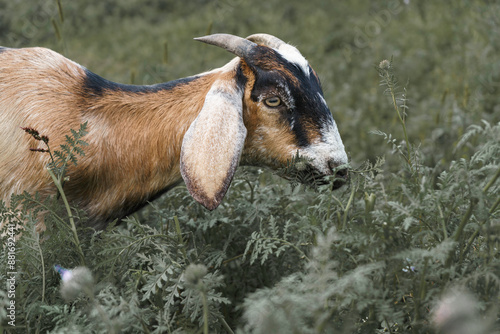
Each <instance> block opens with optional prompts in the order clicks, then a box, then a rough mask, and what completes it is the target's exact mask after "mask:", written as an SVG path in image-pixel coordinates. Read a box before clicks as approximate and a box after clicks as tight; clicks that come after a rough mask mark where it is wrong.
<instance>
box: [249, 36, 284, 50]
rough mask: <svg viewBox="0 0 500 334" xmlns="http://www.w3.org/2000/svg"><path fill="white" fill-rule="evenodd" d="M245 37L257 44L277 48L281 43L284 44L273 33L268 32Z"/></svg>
mask: <svg viewBox="0 0 500 334" xmlns="http://www.w3.org/2000/svg"><path fill="white" fill-rule="evenodd" d="M246 39H248V40H249V41H252V42H254V43H257V44H264V45H265V46H268V47H270V48H273V49H279V47H280V46H281V45H282V44H286V43H285V42H283V41H282V40H281V39H279V38H278V37H274V36H273V35H269V34H254V35H250V36H248V37H247V38H246Z"/></svg>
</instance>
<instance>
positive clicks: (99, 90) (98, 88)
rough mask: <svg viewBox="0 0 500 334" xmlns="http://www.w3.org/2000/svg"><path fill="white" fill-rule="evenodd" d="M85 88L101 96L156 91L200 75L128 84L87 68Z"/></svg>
mask: <svg viewBox="0 0 500 334" xmlns="http://www.w3.org/2000/svg"><path fill="white" fill-rule="evenodd" d="M85 74H86V77H85V83H84V89H85V92H86V93H87V94H88V95H92V96H101V95H102V94H103V93H104V92H105V91H122V92H127V93H137V94H141V93H156V92H159V91H162V90H169V89H173V88H175V87H177V86H179V85H183V84H187V83H189V82H191V81H194V80H196V79H198V78H199V77H198V76H192V77H187V78H182V79H177V80H173V81H169V82H164V83H159V84H156V85H142V86H141V85H126V84H121V83H116V82H113V81H110V80H107V79H104V78H103V77H101V76H99V75H97V74H95V73H93V72H91V71H89V70H87V69H85Z"/></svg>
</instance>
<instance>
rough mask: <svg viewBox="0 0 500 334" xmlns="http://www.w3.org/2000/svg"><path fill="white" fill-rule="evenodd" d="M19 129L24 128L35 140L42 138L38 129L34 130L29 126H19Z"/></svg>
mask: <svg viewBox="0 0 500 334" xmlns="http://www.w3.org/2000/svg"><path fill="white" fill-rule="evenodd" d="M21 129H22V130H24V131H25V132H26V133H28V134H29V135H31V136H32V137H33V138H35V139H36V140H42V138H41V137H40V133H39V132H38V131H36V130H35V129H33V128H29V127H25V128H23V127H21Z"/></svg>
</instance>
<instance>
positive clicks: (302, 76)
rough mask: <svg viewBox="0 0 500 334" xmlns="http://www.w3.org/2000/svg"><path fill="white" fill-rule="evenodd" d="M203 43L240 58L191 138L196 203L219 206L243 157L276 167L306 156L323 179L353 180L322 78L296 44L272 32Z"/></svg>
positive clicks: (190, 174) (187, 158)
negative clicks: (292, 44)
mask: <svg viewBox="0 0 500 334" xmlns="http://www.w3.org/2000/svg"><path fill="white" fill-rule="evenodd" d="M197 40H199V41H202V42H205V43H208V44H212V45H216V46H219V47H222V48H224V49H226V50H227V51H229V52H231V53H233V54H235V55H237V56H238V57H240V59H236V60H235V61H233V62H231V63H229V64H228V65H226V67H224V68H223V69H224V71H222V72H221V76H220V77H219V78H218V79H217V80H216V81H215V82H214V84H213V85H212V87H211V89H210V91H209V92H208V94H207V96H206V98H205V103H204V106H203V108H202V110H201V112H200V114H199V115H198V117H197V118H196V120H195V121H194V122H193V123H192V124H191V126H190V128H189V130H188V131H187V133H186V135H185V137H184V140H183V145H182V150H181V173H182V176H183V178H184V180H185V182H186V184H187V187H188V189H189V191H190V193H191V194H192V195H193V197H194V198H195V199H196V200H198V201H199V202H200V203H201V204H203V205H204V206H205V207H207V208H208V209H214V208H216V207H217V206H218V205H219V204H220V202H221V201H222V198H223V197H224V195H225V193H226V191H227V189H228V187H229V184H230V182H231V180H232V177H233V175H234V172H235V170H236V167H237V165H238V164H239V160H240V157H241V159H242V162H243V163H244V164H249V165H260V166H267V167H270V168H273V169H276V168H280V167H283V166H285V165H286V164H287V163H288V162H290V161H291V160H292V159H293V158H294V157H295V156H297V154H298V155H299V156H302V157H305V158H306V161H307V164H306V168H305V170H307V171H308V172H309V173H311V174H313V175H315V176H326V175H332V174H334V173H337V174H338V175H339V176H341V178H345V177H346V175H347V174H346V172H345V171H344V170H341V171H337V167H338V166H341V165H344V164H347V155H346V153H345V150H344V145H343V143H342V140H341V138H340V135H339V132H338V129H337V126H336V124H335V121H334V120H333V117H332V115H331V113H330V110H329V108H328V106H327V104H326V102H325V99H324V97H323V92H322V89H321V85H320V82H319V79H318V76H317V75H316V73H315V72H314V70H313V69H312V68H311V67H310V66H309V64H308V62H307V61H306V59H305V58H304V57H303V56H302V55H301V54H300V52H299V51H298V50H297V49H296V48H295V47H293V46H291V45H289V44H287V43H284V42H283V41H281V40H280V39H278V38H276V37H274V36H271V35H267V34H256V35H251V36H249V37H247V38H246V39H244V38H241V37H237V36H232V35H227V34H216V35H210V36H206V37H201V38H198V39H197ZM339 184H341V183H338V182H335V183H334V187H338V186H339Z"/></svg>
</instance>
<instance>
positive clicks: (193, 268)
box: [184, 264, 208, 287]
mask: <svg viewBox="0 0 500 334" xmlns="http://www.w3.org/2000/svg"><path fill="white" fill-rule="evenodd" d="M207 272H208V269H207V267H205V266H204V265H203V264H190V265H189V266H188V267H187V268H186V271H185V272H184V281H185V282H186V285H188V286H191V287H196V286H197V285H198V284H199V283H200V281H201V279H202V278H203V277H205V275H206V274H207Z"/></svg>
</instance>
